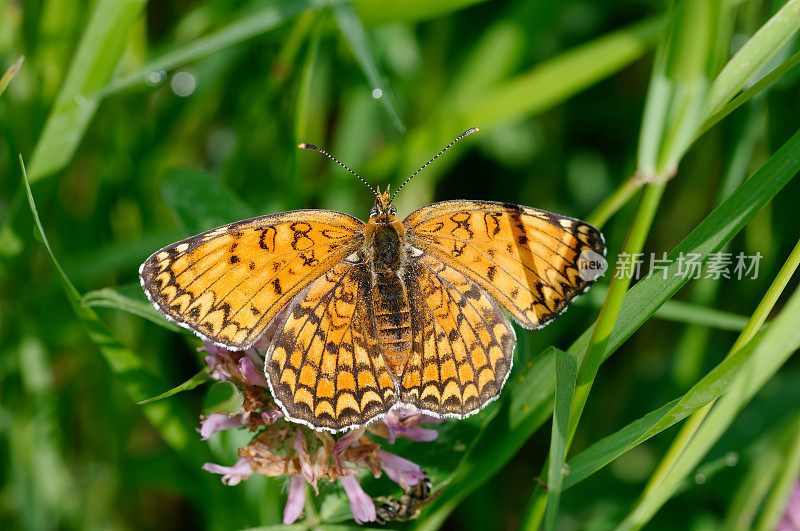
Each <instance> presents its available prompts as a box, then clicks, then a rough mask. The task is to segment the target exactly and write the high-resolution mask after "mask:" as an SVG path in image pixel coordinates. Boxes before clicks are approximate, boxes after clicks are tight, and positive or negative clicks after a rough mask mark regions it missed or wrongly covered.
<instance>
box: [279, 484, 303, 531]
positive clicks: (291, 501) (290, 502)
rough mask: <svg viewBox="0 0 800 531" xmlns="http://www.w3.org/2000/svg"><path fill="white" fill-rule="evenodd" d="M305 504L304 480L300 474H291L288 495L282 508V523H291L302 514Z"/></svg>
mask: <svg viewBox="0 0 800 531" xmlns="http://www.w3.org/2000/svg"><path fill="white" fill-rule="evenodd" d="M305 504H306V480H305V479H303V477H302V476H292V479H291V481H290V482H289V497H288V499H287V500H286V507H285V508H284V509H283V523H284V524H285V525H290V524H293V523H294V521H295V520H297V519H298V518H300V515H301V514H303V507H304V506H305Z"/></svg>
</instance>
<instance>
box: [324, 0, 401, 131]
mask: <svg viewBox="0 0 800 531" xmlns="http://www.w3.org/2000/svg"><path fill="white" fill-rule="evenodd" d="M333 12H334V14H335V16H336V22H337V24H338V25H339V29H340V30H341V34H342V37H344V38H345V39H346V40H347V42H348V43H349V44H350V48H351V49H352V50H353V55H355V57H356V60H357V61H358V64H359V65H360V66H361V69H362V70H363V71H364V75H365V76H366V77H367V81H368V82H369V85H370V90H372V95H373V98H374V97H376V94H377V99H378V100H380V102H381V103H382V104H383V106H384V108H385V109H386V112H387V113H389V117H390V118H391V119H392V123H393V124H394V126H395V127H396V128H397V130H398V131H400V132H401V133H404V132H405V131H406V126H405V125H403V121H402V120H401V119H400V112H399V111H398V110H397V106H396V105H395V99H394V95H393V94H392V92H391V91H390V90H389V87H388V85H387V84H386V80H385V79H384V77H383V75H382V74H381V72H380V69H379V68H378V60H377V59H376V58H375V54H373V53H372V50H373V47H372V45H371V43H370V42H369V36H368V35H367V32H366V30H365V29H364V26H363V25H362V24H361V21H360V20H359V19H358V15H356V12H355V11H354V10H353V6H351V5H349V4H340V5H337V6H336V7H334V9H333ZM377 91H379V92H377Z"/></svg>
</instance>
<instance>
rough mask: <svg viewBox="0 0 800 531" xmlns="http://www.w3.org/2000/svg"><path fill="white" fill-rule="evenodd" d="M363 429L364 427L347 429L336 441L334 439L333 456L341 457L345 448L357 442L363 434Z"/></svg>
mask: <svg viewBox="0 0 800 531" xmlns="http://www.w3.org/2000/svg"><path fill="white" fill-rule="evenodd" d="M364 431H365V430H364V428H359V429H356V430H351V431H348V432H347V433H346V434H345V435H343V436H342V437H341V438H340V439H339V440H338V441H336V445H335V446H334V447H333V455H334V457H336V459H339V458H341V457H342V454H343V453H344V452H345V450H347V449H348V448H350V446H351V445H353V444H355V443H357V442H358V440H359V439H360V438H361V436H362V435H364Z"/></svg>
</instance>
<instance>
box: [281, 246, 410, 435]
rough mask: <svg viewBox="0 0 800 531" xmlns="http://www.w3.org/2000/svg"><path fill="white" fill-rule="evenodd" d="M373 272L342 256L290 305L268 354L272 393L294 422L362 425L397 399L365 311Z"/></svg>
mask: <svg viewBox="0 0 800 531" xmlns="http://www.w3.org/2000/svg"><path fill="white" fill-rule="evenodd" d="M370 281H371V278H370V272H369V271H368V269H367V267H366V265H365V264H364V263H363V262H360V261H356V262H351V261H342V262H340V263H339V264H337V265H336V266H335V267H333V268H331V269H330V270H329V271H327V272H326V273H325V274H324V275H322V276H321V277H320V278H319V279H317V280H315V281H314V282H313V283H311V285H310V286H309V287H308V288H307V290H306V291H305V292H304V293H302V294H301V295H300V296H299V297H298V299H299V300H298V301H297V302H295V303H294V304H293V306H292V307H291V308H290V309H289V316H288V317H287V318H286V320H285V321H284V322H283V323H282V324H280V325H279V327H278V333H277V335H276V337H275V339H274V341H273V343H272V345H271V347H270V349H269V351H268V353H267V363H266V373H267V377H268V378H269V381H270V386H271V387H272V391H273V395H274V397H275V398H276V399H277V400H278V401H279V402H280V403H281V405H282V406H283V409H284V412H285V413H286V415H287V416H288V417H289V418H291V419H292V420H295V421H299V422H303V423H305V424H308V425H309V426H312V427H315V428H324V429H329V430H332V431H339V430H343V429H346V428H350V427H357V426H363V425H364V424H366V423H368V422H369V421H370V420H372V419H374V418H376V417H379V416H381V415H383V414H385V413H386V412H388V411H389V410H390V409H391V408H392V406H394V405H395V403H396V402H397V391H396V384H395V382H394V379H393V378H392V376H391V375H390V372H389V367H388V365H387V364H386V362H385V360H384V358H383V356H382V350H381V346H380V344H379V342H378V341H376V339H375V338H376V334H377V330H376V328H375V320H374V317H373V316H372V314H371V313H370V311H371V308H372V305H371V289H370V287H371V284H370Z"/></svg>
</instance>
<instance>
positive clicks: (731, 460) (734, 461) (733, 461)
mask: <svg viewBox="0 0 800 531" xmlns="http://www.w3.org/2000/svg"><path fill="white" fill-rule="evenodd" d="M725 464H726V465H728V466H736V465H738V464H739V452H728V453H727V454H725Z"/></svg>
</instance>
